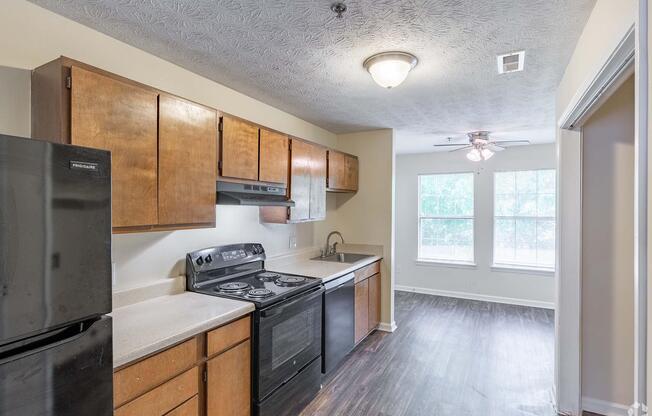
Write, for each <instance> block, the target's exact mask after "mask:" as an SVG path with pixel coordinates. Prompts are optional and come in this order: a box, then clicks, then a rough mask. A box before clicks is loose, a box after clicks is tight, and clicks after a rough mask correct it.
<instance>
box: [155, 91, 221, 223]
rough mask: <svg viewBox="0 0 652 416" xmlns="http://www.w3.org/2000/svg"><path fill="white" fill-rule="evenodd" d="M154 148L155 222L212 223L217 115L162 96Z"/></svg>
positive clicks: (206, 109) (213, 111)
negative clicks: (157, 149)
mask: <svg viewBox="0 0 652 416" xmlns="http://www.w3.org/2000/svg"><path fill="white" fill-rule="evenodd" d="M158 148H159V162H158V166H159V171H158V175H159V176H158V183H159V194H158V195H159V198H158V215H159V223H160V224H165V225H172V224H207V223H214V222H215V178H216V167H217V163H216V161H217V113H216V111H215V110H213V109H210V108H207V107H204V106H201V105H198V104H195V103H191V102H189V101H186V100H183V99H181V98H177V97H173V96H170V95H161V96H160V98H159V142H158Z"/></svg>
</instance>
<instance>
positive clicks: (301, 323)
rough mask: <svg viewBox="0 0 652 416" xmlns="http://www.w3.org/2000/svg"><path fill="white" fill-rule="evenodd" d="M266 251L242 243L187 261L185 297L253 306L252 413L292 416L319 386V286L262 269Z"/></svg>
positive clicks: (311, 280)
mask: <svg viewBox="0 0 652 416" xmlns="http://www.w3.org/2000/svg"><path fill="white" fill-rule="evenodd" d="M265 259H266V257H265V249H264V248H263V246H262V245H261V244H257V243H245V244H232V245H228V246H219V247H210V248H206V249H202V250H198V251H194V252H192V253H188V254H187V255H186V287H187V289H188V290H189V291H193V292H197V293H202V294H205V295H211V296H218V297H224V298H230V299H237V300H243V301H248V302H252V303H253V304H254V305H255V306H256V310H255V312H254V314H253V323H252V364H253V365H252V370H253V371H252V373H253V374H252V383H253V397H252V401H253V403H252V408H253V413H254V415H255V416H293V415H297V414H299V413H300V412H301V410H302V409H303V407H305V405H306V404H308V403H309V402H310V401H311V400H312V399H313V398H314V396H315V395H316V394H317V392H318V391H319V389H320V386H321V353H322V294H323V293H324V288H323V286H322V284H321V280H319V279H315V278H311V277H305V276H297V275H290V274H283V273H276V272H273V271H268V270H266V269H265Z"/></svg>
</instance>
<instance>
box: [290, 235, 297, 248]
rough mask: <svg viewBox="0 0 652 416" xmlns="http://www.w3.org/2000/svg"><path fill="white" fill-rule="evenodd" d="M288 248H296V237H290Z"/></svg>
mask: <svg viewBox="0 0 652 416" xmlns="http://www.w3.org/2000/svg"><path fill="white" fill-rule="evenodd" d="M290 248H297V236H296V235H294V234H293V235H291V236H290Z"/></svg>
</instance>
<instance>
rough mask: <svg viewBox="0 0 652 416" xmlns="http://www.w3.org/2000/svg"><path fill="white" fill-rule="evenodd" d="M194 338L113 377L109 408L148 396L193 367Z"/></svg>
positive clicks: (195, 361)
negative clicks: (141, 396)
mask: <svg viewBox="0 0 652 416" xmlns="http://www.w3.org/2000/svg"><path fill="white" fill-rule="evenodd" d="M197 360H198V357H197V338H192V339H189V340H188V341H186V342H184V343H182V344H179V345H177V346H176V347H172V348H170V349H168V350H165V351H163V352H161V353H159V354H156V355H154V356H151V357H149V358H146V359H144V360H143V361H140V362H138V363H136V364H134V365H131V366H129V367H127V368H124V369H122V370H119V371H117V372H116V373H115V374H113V406H114V407H118V406H121V405H122V404H123V403H126V402H128V401H129V400H132V399H133V398H135V397H138V396H140V395H142V394H143V393H146V392H148V391H149V390H151V389H153V388H154V387H156V386H158V385H160V384H161V383H163V382H165V381H167V380H169V379H171V378H172V377H174V376H176V375H177V374H180V373H181V372H183V371H185V370H187V369H189V368H191V367H192V366H194V365H195V364H196V363H197Z"/></svg>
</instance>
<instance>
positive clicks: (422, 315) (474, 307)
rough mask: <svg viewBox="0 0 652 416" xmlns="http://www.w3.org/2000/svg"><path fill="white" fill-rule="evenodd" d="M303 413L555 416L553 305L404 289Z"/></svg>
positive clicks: (331, 415) (334, 415) (322, 415)
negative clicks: (388, 326) (384, 325)
mask: <svg viewBox="0 0 652 416" xmlns="http://www.w3.org/2000/svg"><path fill="white" fill-rule="evenodd" d="M395 305H396V323H397V326H398V329H397V330H396V332H394V333H393V334H387V333H383V332H379V331H376V332H375V333H373V334H371V335H370V336H369V337H368V338H367V339H366V340H364V341H363V342H362V343H360V345H358V346H357V347H356V349H355V350H354V351H353V352H352V353H351V354H349V356H348V357H347V358H346V359H345V361H344V362H343V363H342V365H341V366H340V367H339V368H338V369H337V370H336V371H334V372H333V373H332V374H330V375H329V376H328V377H327V378H326V379H325V380H324V386H323V388H322V390H321V392H320V393H319V395H318V396H317V397H316V398H315V400H313V402H312V403H310V404H309V405H308V407H306V409H305V410H304V411H303V412H302V414H301V416H338V415H340V416H345V415H346V416H358V415H360V416H361V415H365V416H366V415H369V416H421V415H424V416H430V415H432V416H494V415H495V416H553V415H554V414H555V413H554V411H553V407H552V394H551V391H552V383H553V365H554V315H553V312H552V311H550V310H545V309H537V308H529V307H522V306H513V305H503V304H498V303H488V302H479V301H472V300H463V299H455V298H446V297H440V296H429V295H422V294H416V293H407V292H396V298H395Z"/></svg>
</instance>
